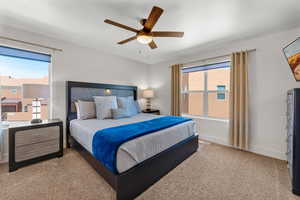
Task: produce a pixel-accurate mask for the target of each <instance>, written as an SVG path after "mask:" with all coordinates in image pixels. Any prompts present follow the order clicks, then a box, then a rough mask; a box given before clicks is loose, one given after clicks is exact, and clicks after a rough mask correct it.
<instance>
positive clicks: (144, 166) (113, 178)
mask: <svg viewBox="0 0 300 200" xmlns="http://www.w3.org/2000/svg"><path fill="white" fill-rule="evenodd" d="M66 89H67V119H66V123H67V124H66V125H67V126H66V127H67V132H66V133H67V147H69V148H70V147H72V148H74V149H76V150H77V151H78V152H79V153H80V154H81V155H82V156H83V158H85V160H86V161H87V162H88V163H89V164H90V165H91V166H92V167H93V168H94V169H95V170H96V171H97V172H98V173H99V174H100V175H101V176H102V177H103V178H104V179H105V180H106V182H107V183H108V184H109V185H110V186H111V187H112V188H113V189H114V190H115V191H116V199H117V200H131V199H134V198H136V197H137V196H138V195H140V194H141V193H143V192H144V191H145V190H146V189H147V188H149V187H150V186H151V185H153V184H154V183H156V182H157V181H158V180H159V179H160V178H162V177H163V176H165V175H166V174H167V173H168V172H170V171H171V170H172V169H174V168H175V167H176V166H177V165H179V164H180V163H181V162H183V161H184V160H185V159H187V158H188V157H189V156H191V155H192V154H193V153H194V152H196V151H197V149H198V136H192V137H189V138H187V139H186V140H184V141H182V142H180V143H178V144H176V145H174V146H172V147H171V148H169V149H167V150H165V151H163V152H161V153H159V154H157V155H155V156H153V157H151V158H149V159H147V160H145V161H143V162H142V163H140V164H138V165H136V166H134V167H133V168H131V169H129V170H127V171H125V172H122V173H120V174H114V173H113V172H111V171H110V170H108V169H107V168H106V167H105V166H104V165H102V163H101V162H99V161H97V160H96V159H95V158H94V156H93V155H91V154H90V152H89V151H87V150H86V149H85V148H84V147H83V146H82V145H80V144H79V143H78V142H77V141H76V140H75V139H74V138H73V137H72V136H71V135H70V129H69V127H70V121H71V120H73V119H76V111H75V109H74V105H73V104H74V101H76V100H78V99H81V100H92V98H93V96H96V95H98V96H99V95H103V96H104V95H115V96H133V97H134V99H135V100H136V99H137V87H135V86H124V85H112V84H100V83H85V82H73V81H67V83H66Z"/></svg>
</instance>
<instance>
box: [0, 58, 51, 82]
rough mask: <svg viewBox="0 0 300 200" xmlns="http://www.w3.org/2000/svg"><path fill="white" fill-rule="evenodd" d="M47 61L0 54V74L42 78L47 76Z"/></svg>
mask: <svg viewBox="0 0 300 200" xmlns="http://www.w3.org/2000/svg"><path fill="white" fill-rule="evenodd" d="M48 68H49V63H48V62H42V61H35V60H27V59H22V58H14V57H9V56H1V55H0V76H12V77H14V78H42V77H45V76H48Z"/></svg>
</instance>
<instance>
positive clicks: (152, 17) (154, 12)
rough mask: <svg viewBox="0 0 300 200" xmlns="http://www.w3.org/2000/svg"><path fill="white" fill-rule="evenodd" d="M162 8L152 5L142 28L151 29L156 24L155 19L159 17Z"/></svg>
mask: <svg viewBox="0 0 300 200" xmlns="http://www.w3.org/2000/svg"><path fill="white" fill-rule="evenodd" d="M163 11H164V10H163V9H161V8H159V7H156V6H154V7H153V8H152V10H151V13H150V15H149V17H148V19H147V20H146V22H145V24H144V30H145V31H151V30H152V28H153V26H154V25H155V24H156V22H157V20H158V19H159V17H160V16H161V14H162V13H163Z"/></svg>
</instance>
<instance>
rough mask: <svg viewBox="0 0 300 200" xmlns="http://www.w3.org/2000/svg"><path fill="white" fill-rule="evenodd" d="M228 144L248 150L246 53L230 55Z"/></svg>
mask: <svg viewBox="0 0 300 200" xmlns="http://www.w3.org/2000/svg"><path fill="white" fill-rule="evenodd" d="M229 122H230V128H229V142H230V144H231V145H232V146H233V147H236V148H239V149H243V150H247V149H248V53H247V52H244V51H242V52H237V53H233V54H232V55H231V72H230V119H229Z"/></svg>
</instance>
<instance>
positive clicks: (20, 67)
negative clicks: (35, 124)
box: [0, 46, 51, 121]
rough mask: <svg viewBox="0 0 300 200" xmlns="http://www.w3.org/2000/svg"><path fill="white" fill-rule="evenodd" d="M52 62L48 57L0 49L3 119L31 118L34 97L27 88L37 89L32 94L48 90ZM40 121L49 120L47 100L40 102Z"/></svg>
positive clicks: (0, 96)
mask: <svg viewBox="0 0 300 200" xmlns="http://www.w3.org/2000/svg"><path fill="white" fill-rule="evenodd" d="M50 60H51V57H50V55H47V54H42V53H36V52H31V51H27V50H21V49H15V48H10V47H5V46H0V108H1V109H0V113H1V116H0V120H2V121H27V120H31V119H32V110H33V109H32V101H33V99H34V98H33V97H29V96H30V94H28V92H25V91H26V90H25V86H27V88H28V86H31V88H33V87H32V86H35V87H34V88H35V89H33V90H31V91H30V93H31V94H32V93H35V94H36V93H38V92H37V91H36V90H37V89H36V88H45V87H47V88H49V76H48V74H49V64H50ZM36 86H40V87H36ZM23 88H24V90H23ZM47 91H48V90H47ZM26 93H27V94H26ZM35 98H40V97H39V96H37V97H35ZM41 118H42V119H47V118H48V99H41Z"/></svg>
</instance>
